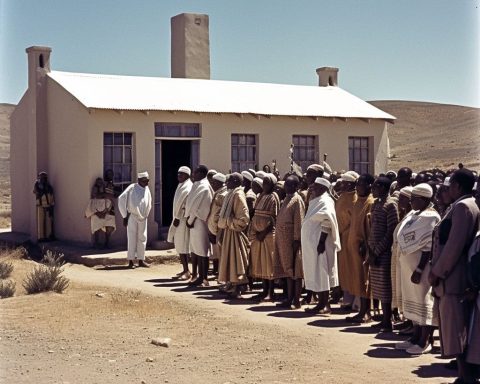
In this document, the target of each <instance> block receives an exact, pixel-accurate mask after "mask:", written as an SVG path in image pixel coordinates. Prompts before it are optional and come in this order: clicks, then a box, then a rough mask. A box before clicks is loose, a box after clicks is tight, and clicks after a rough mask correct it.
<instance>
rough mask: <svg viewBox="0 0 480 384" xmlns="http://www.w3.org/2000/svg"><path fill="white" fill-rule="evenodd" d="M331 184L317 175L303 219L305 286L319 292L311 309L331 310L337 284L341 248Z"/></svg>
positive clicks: (312, 310)
mask: <svg viewBox="0 0 480 384" xmlns="http://www.w3.org/2000/svg"><path fill="white" fill-rule="evenodd" d="M330 188H331V184H330V182H329V181H328V180H327V179H324V178H323V177H317V178H316V179H315V182H314V184H313V186H312V196H311V197H312V198H311V200H310V202H309V205H308V211H307V213H306V214H305V218H304V220H303V223H302V233H301V239H302V260H303V271H304V278H305V288H306V289H308V290H310V291H312V292H317V293H318V297H319V301H318V304H317V305H316V306H315V307H314V308H307V309H306V310H305V311H306V312H310V313H324V314H328V313H330V312H331V311H330V307H329V305H328V293H329V290H330V288H333V287H336V286H338V271H337V252H338V251H339V250H340V236H339V233H338V223H337V216H336V214H335V203H334V201H333V199H332V197H331V196H330Z"/></svg>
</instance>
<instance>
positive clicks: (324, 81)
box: [317, 67, 338, 87]
mask: <svg viewBox="0 0 480 384" xmlns="http://www.w3.org/2000/svg"><path fill="white" fill-rule="evenodd" d="M317 75H318V85H319V86H320V87H328V86H330V87H336V86H338V68H335V67H321V68H317Z"/></svg>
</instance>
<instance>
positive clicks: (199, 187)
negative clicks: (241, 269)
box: [185, 165, 213, 286]
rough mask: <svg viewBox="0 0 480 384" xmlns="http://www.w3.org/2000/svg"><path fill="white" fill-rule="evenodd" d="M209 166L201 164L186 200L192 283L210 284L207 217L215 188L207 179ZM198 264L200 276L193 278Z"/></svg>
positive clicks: (194, 284)
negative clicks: (208, 276)
mask: <svg viewBox="0 0 480 384" xmlns="http://www.w3.org/2000/svg"><path fill="white" fill-rule="evenodd" d="M207 173H208V168H207V167H206V166H204V165H200V166H199V167H198V168H197V169H196V170H195V172H194V173H193V180H194V183H193V185H192V189H191V191H190V193H189V194H188V197H187V200H186V202H185V217H186V219H187V228H189V229H190V256H191V259H192V272H193V276H192V281H191V282H190V285H192V286H197V285H204V286H208V280H207V275H208V263H209V261H208V251H209V248H210V241H209V238H208V226H207V218H208V214H209V213H210V206H211V204H212V199H213V190H212V187H211V186H210V183H209V182H208V179H207ZM197 265H198V278H196V279H195V280H193V278H194V276H195V274H196V267H197Z"/></svg>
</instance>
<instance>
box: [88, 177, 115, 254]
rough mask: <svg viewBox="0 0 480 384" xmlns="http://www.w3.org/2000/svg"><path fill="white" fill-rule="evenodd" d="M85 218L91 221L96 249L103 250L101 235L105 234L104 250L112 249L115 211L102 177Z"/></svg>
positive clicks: (91, 197)
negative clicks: (111, 237) (111, 239)
mask: <svg viewBox="0 0 480 384" xmlns="http://www.w3.org/2000/svg"><path fill="white" fill-rule="evenodd" d="M85 217H86V218H89V219H90V228H91V231H92V235H93V238H94V240H93V246H94V248H101V247H102V246H101V244H100V233H101V232H102V231H103V232H104V233H105V243H104V245H103V248H110V236H111V235H112V233H113V232H114V231H115V228H116V226H115V210H114V205H113V202H112V197H111V196H110V194H108V193H107V192H106V190H105V183H104V181H103V179H102V178H101V177H98V178H97V179H96V180H95V184H94V185H93V188H92V193H91V196H90V201H89V203H88V206H87V209H86V210H85Z"/></svg>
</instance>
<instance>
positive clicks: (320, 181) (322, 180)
mask: <svg viewBox="0 0 480 384" xmlns="http://www.w3.org/2000/svg"><path fill="white" fill-rule="evenodd" d="M315 184H320V185H324V186H325V187H327V188H328V189H330V188H331V187H332V184H330V181H328V180H327V179H325V178H323V177H317V178H316V179H315Z"/></svg>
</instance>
